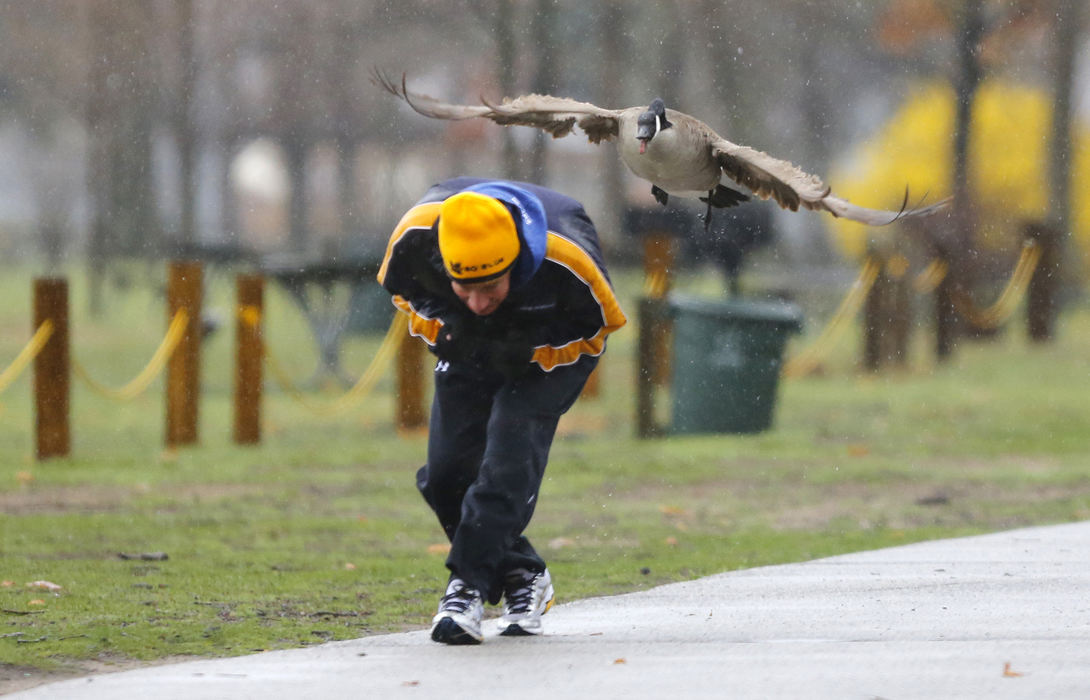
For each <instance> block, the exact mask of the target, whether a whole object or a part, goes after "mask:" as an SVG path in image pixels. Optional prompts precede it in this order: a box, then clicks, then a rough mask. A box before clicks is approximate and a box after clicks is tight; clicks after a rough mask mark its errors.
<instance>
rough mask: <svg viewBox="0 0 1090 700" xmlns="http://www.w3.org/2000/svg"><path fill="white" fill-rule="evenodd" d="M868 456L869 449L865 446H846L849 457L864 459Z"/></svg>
mask: <svg viewBox="0 0 1090 700" xmlns="http://www.w3.org/2000/svg"><path fill="white" fill-rule="evenodd" d="M869 454H870V448H869V447H867V446H866V445H848V456H849V457H866V456H867V455H869Z"/></svg>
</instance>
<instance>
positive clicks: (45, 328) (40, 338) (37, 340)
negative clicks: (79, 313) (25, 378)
mask: <svg viewBox="0 0 1090 700" xmlns="http://www.w3.org/2000/svg"><path fill="white" fill-rule="evenodd" d="M52 336H53V322H52V321H50V320H48V319H46V320H45V321H43V322H42V325H40V326H38V330H37V331H35V332H34V335H33V336H31V338H30V340H29V341H28V342H27V344H26V345H25V346H24V347H23V349H22V350H20V351H19V354H18V355H16V356H15V359H14V360H12V361H11V364H10V365H8V367H7V369H5V370H4V371H3V372H0V394H2V393H4V390H5V389H7V388H8V386H9V385H10V384H11V383H12V382H14V381H15V378H16V377H18V376H19V375H20V374H22V372H23V370H24V369H26V367H27V365H29V364H30V362H31V360H33V359H34V358H35V357H37V356H38V353H40V352H41V351H42V348H44V347H45V344H46V343H48V342H49V339H50V338H51V337H52Z"/></svg>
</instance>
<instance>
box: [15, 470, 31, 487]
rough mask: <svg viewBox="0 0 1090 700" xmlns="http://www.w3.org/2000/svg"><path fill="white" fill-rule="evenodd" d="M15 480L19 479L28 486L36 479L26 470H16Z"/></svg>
mask: <svg viewBox="0 0 1090 700" xmlns="http://www.w3.org/2000/svg"><path fill="white" fill-rule="evenodd" d="M15 480H16V481H18V482H19V483H20V484H22V485H24V486H26V485H27V484H29V483H30V482H32V481H34V475H33V474H31V473H30V472H28V471H25V470H24V471H19V472H15Z"/></svg>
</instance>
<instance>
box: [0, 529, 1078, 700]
mask: <svg viewBox="0 0 1090 700" xmlns="http://www.w3.org/2000/svg"><path fill="white" fill-rule="evenodd" d="M1088 553H1090V522H1088V523H1075V524H1069V525H1060V526H1055V527H1041V528H1030V529H1024V530H1015V531H1012V532H1004V533H998V534H993V535H984V536H981V537H970V538H964V539H956V540H941V541H937V542H926V543H921V544H914V545H908V546H904V547H896V548H893V549H884V550H878V551H873V552H862V553H858V554H849V555H844V556H838V557H831V558H828V559H820V560H817V561H811V562H804V563H801V564H789V565H784V566H769V567H763V568H759V569H750V570H746V571H737V572H732V573H727V574H721V575H718V576H712V577H709V578H705V579H701V580H698V581H690V582H686V583H679V584H671V585H667V586H661V587H659V588H655V589H652V590H649V591H644V592H641V593H634V594H630V595H623V596H616V597H610V598H596V599H591V600H583V601H578V602H574V603H570V604H566V605H560V606H557V607H556V608H554V610H553V611H551V612H550V613H549V615H548V616H546V618H545V623H546V635H545V636H544V637H541V638H507V637H498V636H494V635H495V631H494V630H493V629H489V630H488V632H489V633H490V635H489V637H488V638H487V639H486V640H485V643H484V644H483V645H481V646H476V647H446V646H443V645H439V644H435V643H433V642H431V641H430V640H429V639H428V637H427V634H426V633H425V632H423V631H421V632H410V633H407V634H394V635H385V636H380V637H369V638H365V639H359V640H354V641H350V642H335V643H330V644H325V645H322V646H317V647H311V648H308V649H299V650H291V651H275V652H266V653H263V654H258V655H255V656H248V657H241V658H233V659H218V660H211V661H194V662H188V663H183V664H177V665H172V666H157V667H152V668H145V669H140V670H136V671H127V672H123V673H114V674H105V675H99V676H92V677H89V678H81V679H77V680H70V681H63V682H60V683H53V684H50V685H45V686H40V687H38V688H34V689H31V690H28V691H24V692H21V693H15V694H13V695H10V696H9V697H10V698H12V700H15V699H18V700H31V699H32V698H42V699H44V698H48V699H49V700H59V699H63V700H67V699H72V700H106V699H110V700H114V699H116V698H154V699H156V700H182V699H185V700H193V699H202V698H207V699H209V700H211V699H213V698H214V699H216V700H242V699H244V698H254V699H255V700H257V699H261V700H266V699H267V698H273V700H294V699H296V698H316V699H318V698H320V699H322V700H328V699H329V698H348V697H353V698H356V697H358V698H383V699H385V698H393V699H395V700H397V699H400V698H439V697H442V698H472V699H473V700H482V699H484V700H489V699H494V698H495V699H498V698H505V699H506V698H518V699H519V700H531V699H534V698H542V699H545V698H548V700H559V699H561V698H564V699H566V698H595V699H596V700H603V699H610V698H626V699H628V698H671V697H672V698H676V699H678V700H680V699H681V698H725V697H731V698H836V699H837V700H841V699H844V698H887V699H889V700H903V699H906V698H926V699H927V700H932V699H934V698H987V699H988V700H999V699H1001V698H1049V699H1050V700H1057V699H1061V698H1072V699H1076V698H1077V699H1080V700H1085V699H1086V698H1090V555H1088ZM557 585H558V588H559V590H560V591H561V592H563V581H558V582H557Z"/></svg>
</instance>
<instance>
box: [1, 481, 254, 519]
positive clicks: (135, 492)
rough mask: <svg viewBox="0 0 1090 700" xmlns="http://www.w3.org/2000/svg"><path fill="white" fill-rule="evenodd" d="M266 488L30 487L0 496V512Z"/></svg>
mask: <svg viewBox="0 0 1090 700" xmlns="http://www.w3.org/2000/svg"><path fill="white" fill-rule="evenodd" d="M264 490H265V489H264V488H263V487H262V486H260V485H252V484H188V485H185V486H169V487H166V486H164V487H151V486H147V485H140V486H133V487H119V486H79V487H76V486H38V485H34V486H30V487H26V488H21V489H19V490H17V491H8V492H6V493H0V512H4V513H6V514H8V515H57V514H63V513H111V512H115V511H119V510H122V509H124V508H128V507H130V505H131V502H132V501H133V500H134V499H139V498H147V497H156V496H161V497H163V498H169V499H170V500H172V501H176V502H178V503H189V502H205V501H219V500H223V499H226V498H240V497H244V496H249V495H253V494H257V493H262V492H263V491H264Z"/></svg>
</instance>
